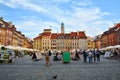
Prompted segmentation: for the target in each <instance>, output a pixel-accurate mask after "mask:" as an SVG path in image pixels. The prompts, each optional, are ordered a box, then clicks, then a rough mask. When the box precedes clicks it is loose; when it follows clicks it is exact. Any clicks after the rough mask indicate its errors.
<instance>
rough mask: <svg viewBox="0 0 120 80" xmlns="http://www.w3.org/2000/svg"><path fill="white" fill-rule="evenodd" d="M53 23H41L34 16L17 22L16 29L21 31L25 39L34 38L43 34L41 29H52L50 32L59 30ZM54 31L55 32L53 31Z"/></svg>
mask: <svg viewBox="0 0 120 80" xmlns="http://www.w3.org/2000/svg"><path fill="white" fill-rule="evenodd" d="M59 26H60V25H58V24H57V23H55V22H50V21H42V20H41V19H37V18H35V17H34V16H32V17H28V16H27V17H24V18H23V20H22V21H19V22H17V24H16V27H17V29H18V30H19V31H22V33H23V34H25V35H26V36H27V37H30V38H34V37H36V36H38V35H39V34H40V33H42V32H43V29H45V28H46V29H50V28H52V30H53V31H52V32H53V33H54V32H57V31H56V30H58V29H60V27H59ZM55 29H56V30H55Z"/></svg>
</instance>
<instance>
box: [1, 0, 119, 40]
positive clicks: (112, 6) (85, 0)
mask: <svg viewBox="0 0 120 80" xmlns="http://www.w3.org/2000/svg"><path fill="white" fill-rule="evenodd" d="M119 3H120V0H0V17H3V18H4V20H5V21H7V22H9V21H12V22H13V24H14V25H15V26H16V28H17V30H18V31H21V32H22V33H23V34H25V35H26V37H29V38H35V37H36V36H38V35H39V34H40V33H42V32H43V29H45V28H52V32H53V33H57V32H61V31H60V27H61V23H62V22H63V23H64V25H65V32H66V33H69V32H71V31H85V33H86V35H87V36H91V37H94V36H96V35H99V34H102V33H103V32H104V31H106V30H108V28H109V27H113V26H114V23H119V22H120V10H119V8H120V5H119ZM50 26H51V27H50Z"/></svg>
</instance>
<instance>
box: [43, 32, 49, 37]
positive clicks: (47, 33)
mask: <svg viewBox="0 0 120 80" xmlns="http://www.w3.org/2000/svg"><path fill="white" fill-rule="evenodd" d="M41 35H42V36H50V35H51V32H44V33H42V34H41Z"/></svg>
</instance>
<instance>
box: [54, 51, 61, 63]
mask: <svg viewBox="0 0 120 80" xmlns="http://www.w3.org/2000/svg"><path fill="white" fill-rule="evenodd" d="M59 60H60V59H59V57H58V52H57V53H56V54H55V56H53V61H59Z"/></svg>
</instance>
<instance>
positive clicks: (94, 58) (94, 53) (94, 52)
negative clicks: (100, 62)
mask: <svg viewBox="0 0 120 80" xmlns="http://www.w3.org/2000/svg"><path fill="white" fill-rule="evenodd" d="M92 53H93V60H94V62H96V50H95V49H94V50H93V51H92Z"/></svg>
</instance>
